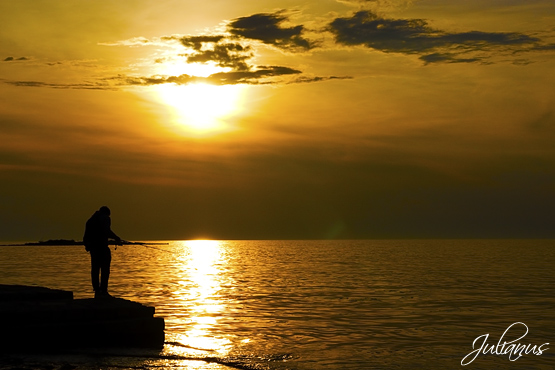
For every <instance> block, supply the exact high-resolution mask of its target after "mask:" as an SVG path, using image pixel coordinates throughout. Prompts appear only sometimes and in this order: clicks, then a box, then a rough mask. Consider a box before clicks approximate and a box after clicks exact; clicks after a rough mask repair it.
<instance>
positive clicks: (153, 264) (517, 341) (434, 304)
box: [0, 240, 555, 370]
mask: <svg viewBox="0 0 555 370" xmlns="http://www.w3.org/2000/svg"><path fill="white" fill-rule="evenodd" d="M154 248H157V249H154ZM112 257H113V261H112V275H111V279H110V283H111V286H110V292H111V293H112V295H114V296H117V297H122V298H126V299H131V300H135V301H138V302H141V303H143V304H146V305H152V306H154V307H156V314H157V315H158V316H162V317H164V318H165V320H166V341H167V342H168V343H167V344H166V345H165V347H164V349H163V350H162V351H121V350H120V351H118V350H108V351H107V352H106V351H92V350H91V351H83V352H73V353H67V354H60V355H39V354H37V355H27V356H24V357H21V356H19V357H18V356H15V355H10V356H5V357H4V358H2V360H0V368H1V369H8V368H9V369H11V368H25V369H29V368H40V369H99V368H102V369H122V368H134V369H229V368H233V367H235V368H243V369H299V370H339V369H361V370H362V369H457V368H461V369H553V368H555V319H554V316H555V310H554V309H555V241H546V240H399V241H394V240H388V241H382V240H365V241H171V242H169V243H168V244H156V245H153V246H152V248H147V247H145V246H137V245H135V246H121V247H118V248H117V250H114V248H113V247H112ZM89 263H90V262H89V255H88V253H86V252H85V251H84V247H81V246H78V247H74V246H71V247H68V246H65V247H62V246H61V247H54V246H48V247H47V246H42V247H6V246H4V247H0V284H27V285H40V286H46V287H50V288H59V289H65V290H71V291H73V292H74V296H75V298H85V297H92V291H91V287H90V282H89ZM515 323H517V324H515ZM512 324H514V325H513V326H511V325H512ZM526 330H528V332H527V333H526ZM504 332H505V335H504ZM485 334H489V336H488V337H487V338H486V337H485ZM477 338H478V339H477ZM475 340H476V343H474V345H475V347H474V348H473V342H474V341H475ZM484 341H485V342H486V347H485V348H486V352H487V348H488V346H490V345H496V344H498V342H499V343H500V345H499V346H498V347H497V349H490V351H489V353H488V354H485V355H484V354H481V355H479V356H477V357H476V358H475V359H474V360H473V361H471V362H470V363H469V364H468V365H467V366H464V367H463V366H462V365H461V360H463V358H464V357H465V356H466V355H468V354H471V353H472V351H473V350H475V349H477V348H479V347H480V345H481V343H482V342H484ZM503 342H507V344H506V345H505V346H504V347H503V348H502V347H501V345H502V344H503ZM544 343H552V344H551V345H544V346H543V347H541V349H543V351H542V353H541V354H539V353H538V351H537V349H538V348H540V346H541V345H543V344H544ZM511 345H512V347H511ZM523 346H527V347H526V349H527V352H528V353H525V352H526V351H524V350H521V352H520V353H521V354H522V356H521V357H520V358H518V352H517V349H518V348H523ZM534 346H536V347H534ZM490 347H491V346H490ZM511 348H512V349H513V352H511V351H510V350H511ZM546 348H549V349H548V350H546ZM492 352H493V353H492ZM502 352H505V354H503V353H502ZM534 352H535V353H536V354H534ZM471 357H472V356H470V357H467V360H469V359H471ZM515 358H518V359H516V360H515ZM511 360H514V361H511Z"/></svg>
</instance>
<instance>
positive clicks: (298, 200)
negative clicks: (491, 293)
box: [0, 0, 555, 240]
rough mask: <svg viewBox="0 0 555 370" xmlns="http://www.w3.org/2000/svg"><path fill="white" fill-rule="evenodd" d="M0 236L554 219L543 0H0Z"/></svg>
mask: <svg viewBox="0 0 555 370" xmlns="http://www.w3.org/2000/svg"><path fill="white" fill-rule="evenodd" d="M0 24H2V27H1V30H0V98H1V100H0V140H1V143H2V144H1V145H0V240H34V239H41V238H42V239H48V238H59V237H67V238H75V239H80V238H81V237H82V231H83V227H84V222H85V221H86V219H87V218H88V217H89V216H90V215H91V214H92V213H93V212H94V211H95V210H96V209H98V208H99V207H100V206H101V205H108V206H109V207H110V208H111V209H112V216H113V217H112V218H113V227H114V231H116V232H117V233H118V234H120V235H121V236H122V237H123V238H125V239H130V240H131V239H135V240H137V239H189V238H198V237H207V238H218V239H253V238H268V239H278V238H390V237H555V229H554V228H553V226H552V221H551V219H552V217H551V214H552V210H553V209H555V190H554V189H555V145H554V144H553V143H554V139H555V113H554V108H553V107H554V106H555V102H554V100H555V87H554V86H555V73H554V71H555V28H554V27H555V3H554V2H553V1H551V0H526V1H524V0H469V1H458V0H457V1H455V0H447V1H446V0H442V1H439V0H414V1H410V0H336V1H333V0H329V1H321V0H310V1H309V0H307V1H298V0H297V1H288V0H281V1H278V0H272V1H266V0H265V1H229V0H225V1H224V0H211V1H205V2H198V1H189V0H181V1H178V0H157V1H146V0H118V1H114V0H96V1H67V0H17V1H9V0H0Z"/></svg>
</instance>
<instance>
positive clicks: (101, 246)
mask: <svg viewBox="0 0 555 370" xmlns="http://www.w3.org/2000/svg"><path fill="white" fill-rule="evenodd" d="M111 226H112V220H111V219H110V208H108V207H106V206H103V207H100V209H99V210H98V211H96V212H95V213H94V214H93V215H92V216H91V218H89V220H88V221H87V224H86V226H85V235H84V236H83V244H85V249H86V250H87V251H88V252H90V254H91V279H92V286H93V289H94V297H95V298H102V297H111V296H110V294H108V279H109V278H110V263H111V262H112V253H111V251H110V247H109V246H108V239H115V240H116V242H117V243H118V244H121V239H120V237H119V236H117V235H116V234H115V233H114V232H113V231H112V228H111ZM99 278H100V279H99ZM99 280H100V281H99Z"/></svg>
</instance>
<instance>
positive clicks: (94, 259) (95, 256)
mask: <svg viewBox="0 0 555 370" xmlns="http://www.w3.org/2000/svg"><path fill="white" fill-rule="evenodd" d="M90 253H91V282H92V287H93V290H94V292H95V295H96V294H98V293H100V284H99V277H100V265H101V263H100V261H101V256H100V255H99V252H98V251H97V250H91V252H90Z"/></svg>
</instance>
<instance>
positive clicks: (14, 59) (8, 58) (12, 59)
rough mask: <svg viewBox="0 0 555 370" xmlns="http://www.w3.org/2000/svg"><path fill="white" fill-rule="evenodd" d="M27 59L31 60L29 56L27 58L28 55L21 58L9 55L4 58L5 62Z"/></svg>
mask: <svg viewBox="0 0 555 370" xmlns="http://www.w3.org/2000/svg"><path fill="white" fill-rule="evenodd" d="M25 60H29V58H27V57H20V58H14V57H7V58H5V59H4V62H14V61H25Z"/></svg>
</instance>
